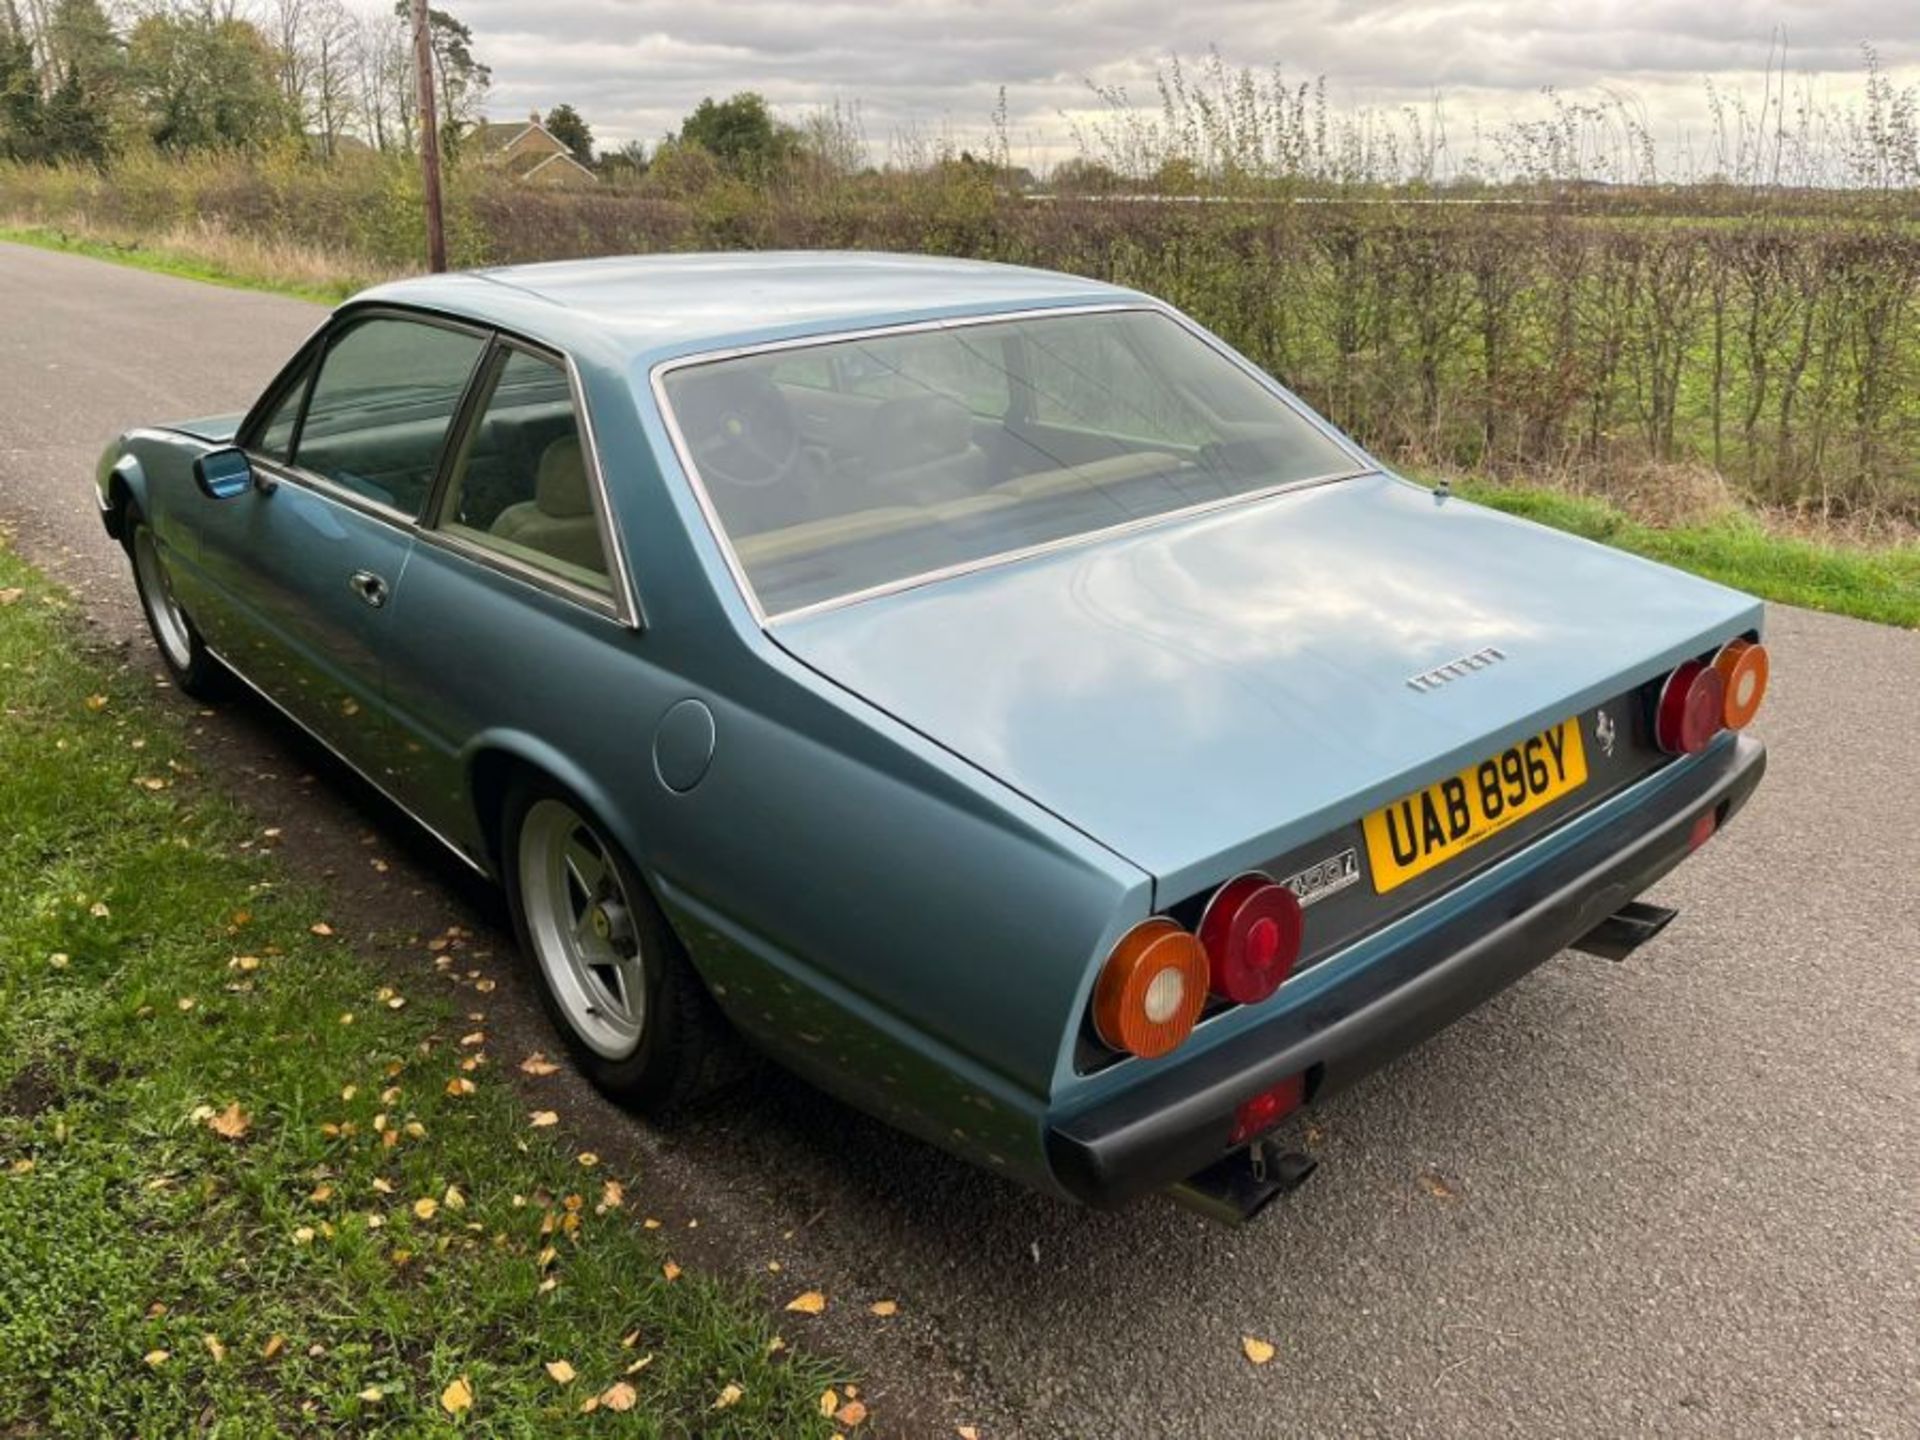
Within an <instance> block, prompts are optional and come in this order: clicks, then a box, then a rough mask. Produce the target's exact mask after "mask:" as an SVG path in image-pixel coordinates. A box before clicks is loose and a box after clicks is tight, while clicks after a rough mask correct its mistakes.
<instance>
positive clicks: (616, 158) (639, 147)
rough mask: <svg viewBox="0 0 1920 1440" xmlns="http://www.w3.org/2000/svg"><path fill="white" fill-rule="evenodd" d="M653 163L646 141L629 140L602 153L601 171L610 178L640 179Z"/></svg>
mask: <svg viewBox="0 0 1920 1440" xmlns="http://www.w3.org/2000/svg"><path fill="white" fill-rule="evenodd" d="M652 163H653V162H652V160H651V158H650V157H649V156H648V155H647V147H646V143H645V142H644V141H641V140H629V141H627V142H626V144H624V145H618V146H615V147H614V148H613V149H611V150H608V151H604V152H603V153H602V154H601V156H600V173H601V174H602V175H604V176H605V177H606V178H607V179H609V180H638V179H639V178H640V177H641V176H642V175H644V174H646V173H647V167H648V166H649V165H651V164H652Z"/></svg>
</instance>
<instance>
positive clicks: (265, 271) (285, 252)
mask: <svg viewBox="0 0 1920 1440" xmlns="http://www.w3.org/2000/svg"><path fill="white" fill-rule="evenodd" d="M0 240H9V241H12V242H13V243H14V244H16V245H33V246H37V247H38V248H40V249H42V250H59V251H63V252H65V253H66V254H69V255H85V256H88V257H89V258H91V259H94V260H108V261H111V262H113V263H114V264H116V265H131V266H133V267H134V268H135V269H137V270H152V271H155V272H157V273H159V274H162V275H178V276H180V277H181V278H182V279H186V280H202V281H205V282H206V283H208V284H210V285H225V286H228V287H230V288H232V289H236V290H263V291H266V292H268V293H269V294H274V295H290V296H293V297H294V298H295V299H298V300H312V301H316V302H318V303H319V304H322V305H337V304H339V303H340V302H341V301H342V300H344V299H346V298H347V297H348V296H349V295H352V294H353V293H354V292H356V291H358V290H362V289H365V288H366V287H367V286H369V285H372V284H374V283H375V282H376V281H378V280H381V279H384V278H386V277H384V276H380V275H374V274H371V273H369V274H347V273H345V272H344V271H342V270H341V269H340V267H339V265H338V263H337V262H335V261H333V260H332V259H331V258H330V257H326V256H322V255H317V254H315V253H313V252H309V251H306V250H303V249H301V248H300V247H297V246H272V245H267V244H264V243H262V242H259V241H254V240H249V239H244V238H239V237H235V236H232V235H230V234H228V233H227V232H225V231H214V230H208V229H201V230H193V229H184V230H176V231H173V232H172V233H170V234H168V235H166V236H164V237H162V238H161V239H159V240H158V241H154V240H141V241H130V240H124V239H121V238H119V237H117V236H115V235H112V234H110V233H108V232H106V231H96V230H92V229H81V230H69V229H65V228H61V227H57V226H52V225H21V224H6V223H0Z"/></svg>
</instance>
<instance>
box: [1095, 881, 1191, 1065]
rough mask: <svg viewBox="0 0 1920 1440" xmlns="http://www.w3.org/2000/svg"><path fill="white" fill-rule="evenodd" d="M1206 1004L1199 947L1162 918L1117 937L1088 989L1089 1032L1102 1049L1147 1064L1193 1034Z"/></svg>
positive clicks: (1145, 921) (1144, 921)
mask: <svg viewBox="0 0 1920 1440" xmlns="http://www.w3.org/2000/svg"><path fill="white" fill-rule="evenodd" d="M1206 1003H1207V956H1206V952H1205V951H1204V950H1202V949H1201V948H1200V942H1199V941H1198V940H1196V939H1194V938H1193V936H1191V935H1189V934H1188V933H1187V932H1186V931H1184V930H1182V929H1181V928H1180V927H1179V926H1178V925H1176V924H1174V923H1173V921H1171V920H1168V919H1166V918H1164V917H1162V916H1155V917H1154V918H1153V919H1151V920H1142V921H1141V922H1140V923H1139V924H1138V925H1136V926H1134V927H1133V929H1131V930H1129V931H1128V932H1127V933H1126V934H1125V935H1123V936H1121V937H1120V943H1119V944H1118V945H1115V946H1114V947H1113V953H1112V954H1111V955H1109V956H1108V957H1107V962H1106V964H1104V965H1102V966H1101V967H1100V978H1099V979H1098V980H1096V981H1094V985H1093V1028H1094V1030H1095V1031H1096V1032H1098V1034H1099V1036H1100V1039H1101V1041H1102V1042H1103V1043H1105V1044H1107V1045H1110V1046H1112V1047H1113V1048H1114V1049H1115V1050H1128V1051H1131V1052H1132V1053H1133V1054H1135V1055H1141V1056H1144V1057H1146V1058H1147V1059H1152V1058H1153V1057H1154V1056H1156V1055H1164V1054H1166V1053H1167V1052H1168V1051H1169V1050H1171V1049H1173V1048H1174V1047H1175V1046H1176V1045H1178V1044H1180V1042H1181V1041H1183V1040H1185V1039H1186V1038H1187V1036H1189V1035H1191V1034H1192V1033H1193V1025H1194V1022H1195V1021H1196V1020H1198V1019H1199V1018H1200V1010H1201V1007H1202V1006H1204V1005H1205V1004H1206Z"/></svg>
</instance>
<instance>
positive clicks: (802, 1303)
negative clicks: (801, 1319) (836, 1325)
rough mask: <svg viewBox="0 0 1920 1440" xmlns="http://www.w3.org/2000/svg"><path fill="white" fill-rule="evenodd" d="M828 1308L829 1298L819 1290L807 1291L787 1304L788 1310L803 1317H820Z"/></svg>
mask: <svg viewBox="0 0 1920 1440" xmlns="http://www.w3.org/2000/svg"><path fill="white" fill-rule="evenodd" d="M826 1308H827V1297H826V1296H824V1295H822V1294H821V1293H820V1292H819V1291H818V1290H806V1291H802V1292H801V1293H800V1294H798V1295H796V1296H794V1297H793V1299H791V1300H789V1301H788V1302H787V1309H789V1310H797V1311H798V1312H799V1313H800V1314H802V1315H818V1314H819V1313H820V1312H821V1311H822V1310H824V1309H826Z"/></svg>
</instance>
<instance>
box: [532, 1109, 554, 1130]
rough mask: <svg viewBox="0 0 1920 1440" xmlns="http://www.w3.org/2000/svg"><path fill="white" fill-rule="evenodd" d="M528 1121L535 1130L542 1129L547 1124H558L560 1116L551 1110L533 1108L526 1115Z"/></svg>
mask: <svg viewBox="0 0 1920 1440" xmlns="http://www.w3.org/2000/svg"><path fill="white" fill-rule="evenodd" d="M527 1120H528V1123H529V1124H531V1125H532V1126H533V1128H534V1129H536V1130H544V1129H546V1127H547V1126H549V1125H558V1124H559V1123H560V1116H559V1115H558V1114H557V1113H555V1112H554V1111H552V1110H535V1111H534V1112H533V1113H532V1114H531V1115H529V1116H528V1117H527Z"/></svg>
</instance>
